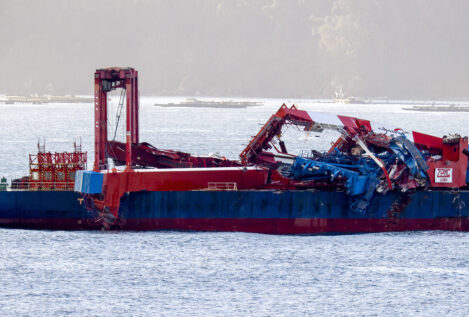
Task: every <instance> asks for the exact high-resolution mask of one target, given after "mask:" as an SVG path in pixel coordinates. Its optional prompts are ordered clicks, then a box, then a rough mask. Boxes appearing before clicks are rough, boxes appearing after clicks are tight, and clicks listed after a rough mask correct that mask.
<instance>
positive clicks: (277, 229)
mask: <svg viewBox="0 0 469 317" xmlns="http://www.w3.org/2000/svg"><path fill="white" fill-rule="evenodd" d="M0 225H1V226H2V227H13V228H31V229H49V230H99V229H101V225H100V224H98V223H96V222H95V221H94V220H93V219H71V218H66V219H62V218H54V219H51V218H43V219H32V218H29V219H0ZM120 229H122V230H135V231H147V230H181V231H239V232H254V233H268V234H325V233H367V232H389V231H421V230H448V231H469V218H462V219H461V218H437V219H408V218H402V219H393V220H392V221H391V220H389V219H326V218H297V219H258V218H256V219H252V218H233V219H231V218H223V219H219V218H217V219H215V218H196V219H194V218H192V219H190V218H159V219H148V218H147V219H127V220H124V221H123V223H122V224H121V228H120Z"/></svg>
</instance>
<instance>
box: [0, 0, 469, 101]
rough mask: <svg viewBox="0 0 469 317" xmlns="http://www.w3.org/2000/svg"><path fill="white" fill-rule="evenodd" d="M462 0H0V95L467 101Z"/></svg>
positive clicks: (468, 62) (467, 43)
mask: <svg viewBox="0 0 469 317" xmlns="http://www.w3.org/2000/svg"><path fill="white" fill-rule="evenodd" d="M467 12H469V2H468V1H465V0H445V1H441V0H412V1H409V0H356V1H347V0H329V1H327V0H289V1H287V0H239V1H233V0H193V1H186V0H174V1H163V0H157V1H145V0H134V1H126V0H113V1H110V0H104V1H93V0H84V1H60V0H46V1H32V0H24V1H17V0H2V1H0V42H1V43H2V44H1V45H0V68H1V70H2V72H1V75H0V93H5V94H24V93H39V94H92V93H93V90H92V89H93V88H92V84H91V82H90V78H91V76H92V74H93V72H94V70H95V69H96V68H100V67H107V66H132V67H135V68H136V69H138V70H139V71H140V79H141V80H140V83H141V92H142V94H147V95H196V94H201V95H208V96H251V97H253V96H254V97H255V96H258V97H303V98H319V97H322V98H328V97H332V96H333V93H334V91H335V90H337V89H340V88H342V89H343V90H344V92H345V93H346V94H348V95H356V96H363V97H370V96H377V97H389V98H412V99H413V98H418V99H430V100H432V99H449V98H464V97H469V89H468V87H469V72H468V71H467V70H468V69H469V59H468V58H467V52H468V48H469V36H467V30H468V29H469V20H468V19H467V16H466V15H467Z"/></svg>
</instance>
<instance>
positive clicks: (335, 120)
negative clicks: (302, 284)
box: [0, 68, 469, 234]
mask: <svg viewBox="0 0 469 317" xmlns="http://www.w3.org/2000/svg"><path fill="white" fill-rule="evenodd" d="M94 81H95V82H94V84H95V86H94V87H95V99H94V100H95V107H94V114H95V122H94V123H95V124H94V126H95V152H94V163H93V168H92V170H87V169H86V160H87V158H86V153H85V152H83V151H82V150H81V147H79V146H75V150H74V151H73V152H64V153H49V152H46V151H45V148H44V147H40V146H39V147H38V154H37V155H32V156H30V175H29V176H26V177H24V178H23V179H19V180H16V181H14V182H12V186H11V187H10V188H5V190H0V226H2V227H12V228H34V229H51V230H53V229H60V230H100V229H105V230H136V231H139V230H188V231H199V230H202V231H243V232H257V233H269V234H329V233H333V234H340V233H364V232H383V231H405V230H456V231H469V205H468V204H467V202H469V191H468V189H467V184H468V178H467V169H468V155H469V151H468V139H467V137H461V136H459V135H448V136H444V137H436V136H431V135H427V134H423V133H419V132H415V131H405V130H402V129H399V128H395V127H390V126H387V125H384V124H380V123H376V122H372V121H369V120H364V119H359V118H354V117H348V116H341V115H332V114H327V113H317V112H312V111H305V110H301V109H298V108H297V107H296V106H294V105H293V106H291V107H287V106H286V105H282V106H281V107H280V108H279V109H278V111H277V112H276V113H274V114H273V115H272V116H271V117H270V118H269V119H268V120H267V122H266V123H265V124H264V125H263V126H262V128H261V129H260V131H259V132H258V133H257V134H256V135H255V136H254V137H253V138H252V139H251V141H250V142H249V144H248V145H247V146H246V148H245V149H244V150H243V151H242V152H241V154H240V158H239V160H232V159H227V158H225V157H223V156H196V155H192V154H190V153H185V152H180V151H175V150H164V149H158V148H156V147H154V146H152V145H151V144H148V143H146V142H141V141H140V140H139V122H138V118H139V116H138V112H139V104H138V86H137V82H138V72H137V71H136V70H135V69H132V68H106V69H98V70H97V71H96V72H95V76H94ZM114 89H122V90H123V91H124V92H125V98H121V99H122V105H121V107H120V108H124V109H126V114H125V118H126V120H125V129H126V140H125V142H119V141H116V140H113V139H112V140H109V139H108V131H107V129H108V124H107V123H108V118H107V115H108V113H107V110H108V109H107V108H108V107H107V101H108V98H107V94H108V92H110V91H112V90H114ZM124 100H125V101H124ZM124 103H125V107H124ZM287 128H297V129H299V130H301V131H304V133H311V132H314V133H322V132H323V131H326V130H334V131H336V132H339V134H340V136H339V138H338V139H337V140H335V141H334V142H333V143H332V145H331V147H330V149H329V150H328V151H323V152H320V151H317V150H315V149H308V150H307V151H305V152H303V153H301V154H300V155H295V154H292V153H290V152H289V151H288V150H287V147H288V144H286V142H285V141H284V140H283V139H282V133H283V131H285V129H287Z"/></svg>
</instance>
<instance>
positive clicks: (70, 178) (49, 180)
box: [28, 143, 87, 190]
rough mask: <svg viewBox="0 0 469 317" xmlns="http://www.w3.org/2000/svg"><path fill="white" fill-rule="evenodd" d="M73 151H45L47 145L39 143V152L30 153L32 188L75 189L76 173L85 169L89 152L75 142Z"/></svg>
mask: <svg viewBox="0 0 469 317" xmlns="http://www.w3.org/2000/svg"><path fill="white" fill-rule="evenodd" d="M73 146H74V151H73V152H61V153H57V152H56V153H52V152H46V151H45V145H42V146H41V145H40V144H39V143H38V145H37V147H38V153H37V154H30V155H29V184H28V187H29V188H30V189H37V190H52V189H54V190H73V185H74V183H75V173H76V171H78V170H85V169H86V163H87V153H86V152H82V150H81V145H77V144H76V143H74V144H73Z"/></svg>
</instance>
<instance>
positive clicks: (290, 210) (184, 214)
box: [0, 191, 469, 234]
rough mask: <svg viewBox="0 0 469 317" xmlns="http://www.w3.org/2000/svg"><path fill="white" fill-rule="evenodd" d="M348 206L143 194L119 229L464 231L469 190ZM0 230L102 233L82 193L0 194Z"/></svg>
mask: <svg viewBox="0 0 469 317" xmlns="http://www.w3.org/2000/svg"><path fill="white" fill-rule="evenodd" d="M348 199H349V198H348V196H347V195H345V194H344V193H341V192H323V191H314V192H313V191H184V192H177V191H173V192H171V191H167V192H146V191H143V192H136V193H130V194H126V195H125V196H124V197H123V198H122V200H121V207H120V211H119V218H120V222H119V228H120V229H122V230H203V231H244V232H260V233H277V234H315V233H359V232H382V231H404V230H459V231H469V192H468V191H460V192H451V191H422V192H414V193H395V192H392V193H387V194H386V195H384V196H382V195H375V196H374V197H373V199H372V201H371V203H370V205H369V206H368V208H367V212H366V213H357V212H353V211H350V210H349V200H348ZM0 226H2V227H14V228H35V229H51V230H56V229H60V230H95V229H101V224H100V223H99V222H97V221H96V218H95V215H93V214H92V213H91V212H89V211H87V210H86V209H85V206H84V204H83V203H81V195H80V194H78V193H74V192H62V191H57V192H53V191H1V192H0Z"/></svg>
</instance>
